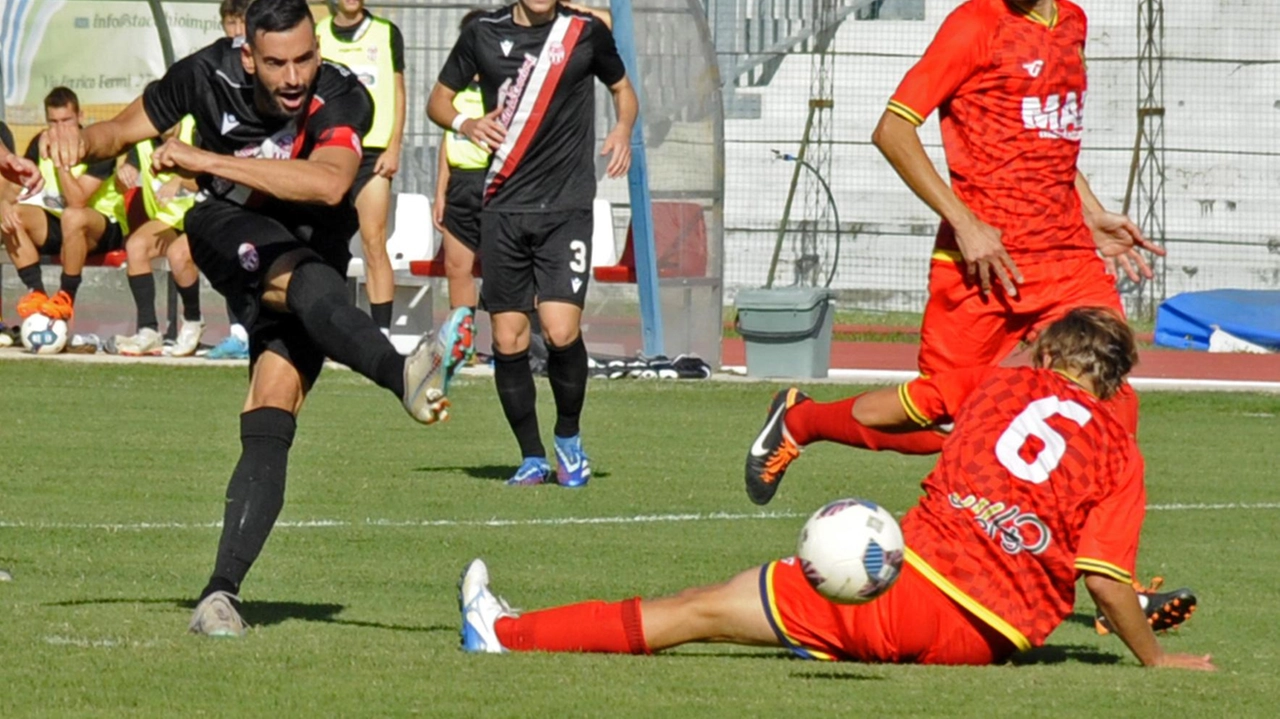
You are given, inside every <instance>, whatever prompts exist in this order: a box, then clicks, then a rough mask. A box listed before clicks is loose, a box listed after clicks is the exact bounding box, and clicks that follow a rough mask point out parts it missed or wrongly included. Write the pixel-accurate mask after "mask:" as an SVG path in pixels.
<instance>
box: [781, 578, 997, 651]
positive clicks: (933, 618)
mask: <svg viewBox="0 0 1280 719" xmlns="http://www.w3.org/2000/svg"><path fill="white" fill-rule="evenodd" d="M760 598H761V600H762V601H763V602H764V610H765V615H766V616H767V617H768V618H769V623H770V624H771V625H772V626H773V631H774V632H776V633H777V635H778V639H780V640H781V641H782V643H783V644H784V645H785V646H787V647H788V648H789V649H791V650H792V651H793V652H795V653H796V654H798V655H799V656H801V657H804V658H805V659H826V660H845V661H858V662H890V663H897V664H993V663H995V662H997V661H1000V660H1003V659H1004V658H1005V657H1007V656H1009V655H1010V654H1012V653H1013V652H1014V646H1013V644H1012V643H1011V642H1010V641H1009V640H1008V639H1006V638H1005V637H1004V635H1002V634H1000V633H999V632H998V631H996V630H995V629H994V628H992V627H991V626H989V625H988V624H986V623H985V622H983V621H982V620H981V619H978V618H977V617H975V616H973V615H972V614H970V613H969V612H967V611H966V610H965V609H963V608H962V607H961V606H960V605H959V604H956V603H955V602H954V601H952V600H951V598H950V597H948V596H947V595H945V594H943V593H942V590H941V589H938V588H937V587H936V586H934V585H933V584H932V583H931V582H930V581H929V580H927V579H925V578H924V577H923V576H922V575H921V574H920V573H919V572H917V571H916V570H915V569H914V568H912V567H911V565H909V564H904V565H903V567H902V574H901V575H900V576H899V577H898V581H897V583H896V584H894V585H893V587H892V588H891V589H890V590H889V591H888V592H885V594H884V595H883V596H881V597H879V598H877V599H875V600H873V601H871V602H868V603H866V604H835V603H833V602H830V601H827V600H826V599H825V598H823V597H822V595H820V594H818V593H817V591H815V590H814V589H813V587H812V586H810V585H809V582H808V580H806V579H805V577H804V572H802V571H801V570H800V564H799V562H797V561H795V558H794V557H789V558H787V559H780V560H778V561H776V562H770V563H768V564H766V565H764V566H763V567H761V568H760Z"/></svg>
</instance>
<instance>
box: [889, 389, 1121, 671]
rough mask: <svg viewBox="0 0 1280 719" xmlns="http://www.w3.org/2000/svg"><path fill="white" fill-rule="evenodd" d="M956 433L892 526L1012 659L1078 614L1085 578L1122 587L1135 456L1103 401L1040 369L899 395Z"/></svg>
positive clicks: (919, 415) (917, 561) (928, 573)
mask: <svg viewBox="0 0 1280 719" xmlns="http://www.w3.org/2000/svg"><path fill="white" fill-rule="evenodd" d="M899 397H900V398H901V399H902V402H903V406H904V407H905V408H906V410H907V413H908V414H909V415H910V416H911V417H912V418H913V419H915V420H917V421H918V422H920V423H921V424H928V423H932V422H934V421H938V420H944V421H945V419H947V418H952V419H953V420H954V422H955V430H954V431H953V432H952V434H951V436H950V437H948V438H947V441H946V443H945V444H944V445H943V447H942V455H941V456H940V457H939V459H938V464H937V466H936V467H935V468H934V470H933V471H932V472H931V473H930V474H929V476H928V477H926V478H925V480H924V485H923V486H924V491H925V494H924V496H923V497H922V498H921V499H920V502H919V504H917V505H916V506H915V507H914V508H912V510H911V511H910V512H908V513H907V515H906V517H905V518H904V519H903V521H902V532H903V536H904V538H905V539H906V543H907V548H908V549H907V561H908V562H910V563H911V565H912V566H914V567H915V568H916V569H917V570H918V571H919V572H920V573H921V574H923V575H924V576H925V577H926V578H928V579H929V580H930V581H932V582H933V583H934V584H935V585H937V586H938V588H939V589H941V590H942V591H943V592H945V593H946V594H948V595H949V596H951V598H953V599H955V600H956V601H957V602H959V603H960V604H961V605H962V606H964V607H965V608H967V609H968V610H969V611H971V612H972V613H973V614H974V615H976V616H977V617H979V618H980V619H982V620H984V621H985V622H987V623H988V624H990V625H991V626H992V627H994V628H995V629H997V630H999V631H1000V632H1001V633H1002V634H1004V635H1005V636H1007V637H1008V638H1009V639H1010V640H1011V641H1012V642H1013V643H1014V644H1015V645H1017V646H1018V647H1019V648H1021V649H1026V648H1029V647H1031V646H1039V645H1040V644H1042V643H1044V640H1045V638H1046V637H1048V636H1049V633H1050V632H1052V631H1053V630H1054V628H1055V627H1057V626H1058V624H1060V623H1061V622H1062V620H1063V619H1065V618H1066V617H1067V616H1068V615H1069V614H1070V613H1071V610H1072V607H1073V606H1074V604H1075V588H1076V579H1077V577H1078V576H1079V574H1080V573H1081V572H1088V573H1093V574H1102V575H1105V576H1107V577H1110V578H1112V579H1115V580H1117V581H1121V582H1126V583H1128V582H1129V581H1131V580H1132V577H1133V567H1134V561H1135V559H1136V557H1137V552H1138V534H1139V531H1140V530H1141V527H1142V519H1143V515H1144V514H1145V508H1146V489H1145V486H1144V484H1143V462H1142V455H1141V454H1140V453H1139V452H1138V447H1137V444H1136V443H1135V442H1134V440H1133V437H1132V436H1131V435H1130V433H1129V432H1128V431H1127V430H1126V429H1125V428H1124V426H1122V425H1121V423H1120V422H1119V421H1118V420H1117V419H1116V418H1115V417H1114V416H1113V415H1112V414H1111V412H1110V411H1109V410H1108V409H1107V407H1106V406H1105V404H1104V403H1103V402H1102V401H1101V400H1098V399H1097V398H1096V397H1094V396H1093V395H1091V394H1089V393H1088V392H1087V391H1085V390H1084V389H1083V388H1081V387H1080V386H1079V385H1077V384H1076V383H1074V382H1072V381H1071V380H1070V379H1068V378H1066V377H1064V376H1063V375H1061V374H1059V373H1057V372H1054V371H1052V370H1046V369H1032V368H1030V367H1019V368H1003V367H996V368H987V367H983V368H974V369H962V370H955V371H951V372H941V373H939V374H937V375H935V376H933V377H929V378H921V379H917V380H914V381H912V382H909V383H907V384H904V385H902V387H901V388H899Z"/></svg>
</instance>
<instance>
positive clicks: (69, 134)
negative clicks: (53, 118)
mask: <svg viewBox="0 0 1280 719" xmlns="http://www.w3.org/2000/svg"><path fill="white" fill-rule="evenodd" d="M87 151H88V148H86V147H85V144H84V135H83V134H82V133H81V131H80V127H79V126H78V125H72V124H69V123H61V124H57V125H54V126H52V127H50V128H49V129H47V130H45V131H44V132H42V133H41V134H40V156H41V157H44V158H47V159H49V160H50V161H51V162H53V166H54V167H58V168H61V169H63V170H70V169H71V168H73V167H75V166H76V165H79V164H80V161H81V160H83V159H84V156H85V154H86V153H87Z"/></svg>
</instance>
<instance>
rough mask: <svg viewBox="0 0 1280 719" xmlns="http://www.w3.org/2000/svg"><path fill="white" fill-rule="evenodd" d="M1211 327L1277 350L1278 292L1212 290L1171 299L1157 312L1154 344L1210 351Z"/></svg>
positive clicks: (1279, 335) (1279, 329)
mask: <svg viewBox="0 0 1280 719" xmlns="http://www.w3.org/2000/svg"><path fill="white" fill-rule="evenodd" d="M1214 327H1218V328H1220V329H1221V330H1222V331H1224V332H1228V333H1230V334H1232V335H1234V336H1236V337H1239V338H1240V339H1243V340H1248V341H1249V342H1252V343H1254V344H1256V345H1261V346H1263V347H1267V348H1269V349H1273V350H1280V291H1273V290H1211V291H1209V292H1184V293H1183V294H1180V295H1175V296H1174V297H1170V298H1169V299H1167V300H1165V301H1164V302H1162V303H1161V304H1160V307H1159V309H1157V310H1156V337H1155V339H1156V344H1158V345H1163V346H1165V347H1176V348H1178V349H1196V350H1208V349H1209V335H1211V334H1212V333H1213V329H1214Z"/></svg>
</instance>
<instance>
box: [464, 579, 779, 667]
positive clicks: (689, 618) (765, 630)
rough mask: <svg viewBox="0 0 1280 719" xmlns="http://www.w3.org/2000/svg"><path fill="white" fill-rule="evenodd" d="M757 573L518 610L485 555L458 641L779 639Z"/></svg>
mask: <svg viewBox="0 0 1280 719" xmlns="http://www.w3.org/2000/svg"><path fill="white" fill-rule="evenodd" d="M759 581H760V572H759V570H758V569H753V570H748V571H746V572H743V573H741V574H739V575H737V576H735V577H733V578H732V579H730V580H729V581H727V582H723V583H721V584H713V585H710V586H705V587H696V588H693V589H687V590H685V591H683V592H680V593H679V594H676V595H675V596H671V597H664V598H661V599H645V600H642V599H638V598H636V599H628V600H624V601H621V602H602V601H588V602H581V603H578V604H569V605H565V606H561V607H553V608H550V609H542V610H538V611H533V612H526V613H524V614H520V615H517V614H516V613H514V612H513V611H511V609H510V608H509V607H508V606H507V605H506V603H505V602H504V601H503V600H501V599H499V598H497V597H496V596H495V595H494V594H493V593H492V591H490V589H489V572H488V568H487V567H486V566H485V565H484V562H482V561H480V560H474V561H473V562H472V563H471V564H470V565H468V566H467V569H466V571H465V572H464V574H463V577H462V582H461V584H460V595H459V607H460V609H461V610H462V621H463V632H462V636H463V648H464V649H466V650H468V651H477V652H500V651H504V650H507V651H548V652H606V653H617V654H648V653H651V652H656V651H661V650H663V649H669V648H671V647H675V646H679V645H681V644H689V643H692V642H719V643H731V644H742V645H748V646H767V647H777V646H782V644H781V642H780V641H779V640H778V637H777V635H776V634H775V633H774V631H773V629H772V627H771V626H770V625H769V620H768V618H767V617H766V616H765V613H764V605H763V604H762V603H761V601H760V584H759Z"/></svg>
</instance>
